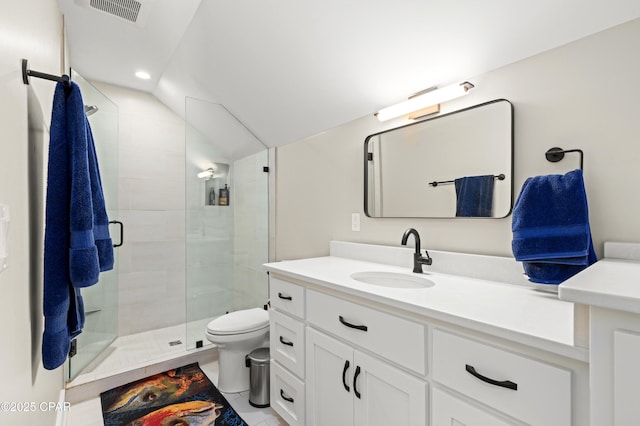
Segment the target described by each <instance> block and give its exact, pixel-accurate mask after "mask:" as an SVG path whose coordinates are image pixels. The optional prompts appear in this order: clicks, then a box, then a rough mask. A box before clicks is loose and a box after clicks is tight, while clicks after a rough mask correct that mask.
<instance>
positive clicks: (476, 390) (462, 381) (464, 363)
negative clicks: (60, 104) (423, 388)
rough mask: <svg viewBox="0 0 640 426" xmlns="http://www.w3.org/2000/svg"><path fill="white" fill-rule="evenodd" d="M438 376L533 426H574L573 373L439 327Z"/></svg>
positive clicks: (435, 356)
mask: <svg viewBox="0 0 640 426" xmlns="http://www.w3.org/2000/svg"><path fill="white" fill-rule="evenodd" d="M433 379H434V380H435V381H437V382H439V383H441V384H443V385H446V386H449V387H450V388H452V389H455V390H457V391H458V392H460V393H463V394H465V395H468V396H470V397H471V398H474V399H476V400H478V401H481V402H483V403H484V404H486V405H488V406H490V407H493V408H495V409H496V410H499V411H502V412H504V413H507V414H509V415H511V416H513V417H515V418H517V419H520V420H522V421H524V422H526V423H529V424H531V425H533V426H537V425H540V426H560V425H562V426H570V425H571V372H570V371H567V370H564V369H561V368H558V367H554V366H551V365H549V364H544V363H542V362H539V361H535V360H532V359H529V358H526V357H524V356H520V355H516V354H513V353H511V352H507V351H504V350H502V349H498V348H495V347H492V346H487V345H484V344H482V343H478V342H476V341H473V340H470V339H467V338H464V337H460V336H456V335H453V334H451V333H448V332H445V331H442V330H437V329H436V330H434V331H433Z"/></svg>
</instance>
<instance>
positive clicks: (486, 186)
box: [454, 175, 495, 217]
mask: <svg viewBox="0 0 640 426" xmlns="http://www.w3.org/2000/svg"><path fill="white" fill-rule="evenodd" d="M494 182H495V176H493V175H484V176H466V177H462V178H458V179H455V180H454V184H455V186H456V216H457V217H491V216H492V214H493V187H494Z"/></svg>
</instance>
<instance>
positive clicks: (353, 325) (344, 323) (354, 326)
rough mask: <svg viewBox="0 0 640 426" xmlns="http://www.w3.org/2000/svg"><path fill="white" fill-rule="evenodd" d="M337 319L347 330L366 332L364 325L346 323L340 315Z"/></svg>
mask: <svg viewBox="0 0 640 426" xmlns="http://www.w3.org/2000/svg"><path fill="white" fill-rule="evenodd" d="M338 319H339V320H340V322H341V323H342V324H343V325H346V326H347V327H349V328H355V329H356V330H362V331H367V330H368V328H367V326H366V325H355V324H351V323H348V322H347V321H345V320H344V317H343V316H342V315H340V316H339V317H338Z"/></svg>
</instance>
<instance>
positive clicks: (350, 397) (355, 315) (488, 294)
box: [267, 246, 640, 426]
mask: <svg viewBox="0 0 640 426" xmlns="http://www.w3.org/2000/svg"><path fill="white" fill-rule="evenodd" d="M358 248H360V246H358ZM368 249H370V247H369V248H367V247H363V248H362V250H363V251H365V252H366V251H367V250H368ZM391 252H393V250H391ZM385 253H387V252H386V251H385ZM408 254H410V255H411V254H412V253H408ZM358 255H360V254H358ZM392 255H393V253H390V256H389V257H393V256H392ZM374 257H375V256H374ZM383 257H385V258H386V256H378V257H375V258H376V259H382V258H383ZM454 257H455V258H452V259H451V262H452V263H455V262H457V261H458V257H457V256H454ZM445 260H446V259H445ZM472 260H474V259H472ZM475 261H477V262H478V264H484V263H486V262H489V263H491V259H486V258H484V257H483V258H482V259H475V260H474V262H475ZM443 263H444V261H443ZM496 265H497V266H496V267H495V269H499V268H498V267H499V266H500V265H502V263H501V262H497V264H496ZM267 267H268V269H269V271H270V299H271V306H272V308H273V309H272V310H271V311H270V312H271V317H270V322H271V329H270V330H271V336H270V337H271V354H272V355H271V356H272V361H273V362H272V369H271V405H272V407H273V408H274V410H275V411H276V412H278V413H279V414H280V415H281V416H282V417H283V418H284V420H285V421H286V422H287V423H288V424H290V425H308V426H336V425H338V426H342V425H346V426H350V425H358V426H377V425H380V426H383V425H384V426H387V425H402V426H445V425H446V426H525V425H526V426H588V425H590V426H599V425H600V424H603V425H604V424H606V425H607V426H608V425H609V424H612V423H593V422H592V423H590V422H589V415H588V412H589V383H588V382H589V365H588V355H589V354H588V352H587V351H585V350H584V349H583V348H580V347H576V346H574V345H573V336H572V334H571V321H572V320H573V318H574V312H573V306H572V305H571V304H568V303H564V302H561V301H558V300H557V299H554V298H551V297H546V296H544V297H543V296H540V295H539V294H537V293H533V292H529V291H527V290H524V289H523V288H521V287H515V286H510V285H494V284H492V282H483V281H481V280H472V279H466V278H464V277H458V276H451V275H438V273H436V272H432V273H431V274H430V279H433V281H434V282H435V283H436V284H435V286H433V287H431V288H428V289H426V290H424V291H420V290H418V291H416V290H414V289H411V288H403V287H393V286H390V287H389V288H383V287H380V286H376V285H374V284H366V283H364V284H363V283H360V282H359V281H357V280H356V279H353V278H352V276H353V274H354V273H355V272H360V271H375V270H382V271H383V272H388V271H392V272H393V273H395V274H403V273H408V274H410V273H411V272H410V271H411V270H410V269H408V271H409V272H406V271H407V269H406V268H400V267H394V266H387V267H385V266H381V265H380V264H377V263H365V262H363V261H360V260H357V259H355V260H354V259H350V258H342V257H334V256H329V257H323V258H312V259H301V260H298V261H284V262H276V263H272V264H268V265H267ZM461 295H465V297H462V296H461ZM466 296H469V297H466ZM471 296H473V297H471ZM478 306H480V307H481V308H480V309H479V308H478ZM505 306H506V307H507V308H508V309H503V308H504V307H505ZM634 332H635V331H634ZM638 335H639V336H640V333H638ZM635 337H636V336H635V335H634V336H626V335H625V336H622V338H618V340H619V345H620V346H621V347H625V348H627V347H635V346H636V345H637V346H638V350H639V351H640V337H638V338H637V340H634V339H635ZM625 350H626V349H625ZM632 363H633V359H631V358H630V357H626V358H624V359H621V360H620V364H621V365H622V364H625V365H628V364H632ZM612 374H613V373H612ZM620 375H622V373H620ZM622 380H623V378H621V379H620V381H621V383H622ZM637 405H640V404H637ZM634 408H635V407H634Z"/></svg>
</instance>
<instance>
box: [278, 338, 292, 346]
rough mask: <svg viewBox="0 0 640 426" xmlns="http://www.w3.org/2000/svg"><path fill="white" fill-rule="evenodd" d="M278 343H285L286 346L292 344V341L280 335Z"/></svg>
mask: <svg viewBox="0 0 640 426" xmlns="http://www.w3.org/2000/svg"><path fill="white" fill-rule="evenodd" d="M280 343H282V344H283V345H287V346H293V342H290V341H288V340H284V337H282V336H280Z"/></svg>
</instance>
